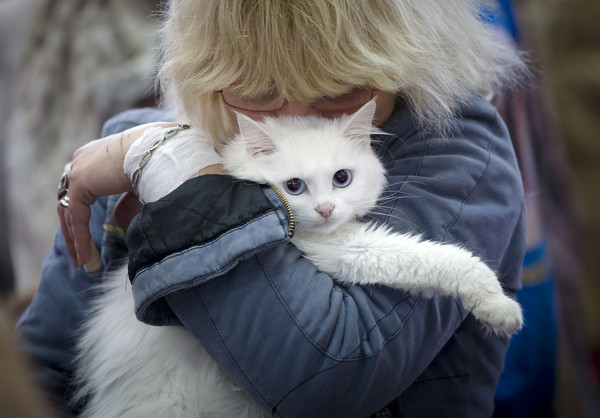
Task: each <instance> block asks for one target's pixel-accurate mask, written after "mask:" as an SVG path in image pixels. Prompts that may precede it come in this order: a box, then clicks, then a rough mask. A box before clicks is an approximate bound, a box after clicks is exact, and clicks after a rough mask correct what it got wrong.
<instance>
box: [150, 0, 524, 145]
mask: <svg viewBox="0 0 600 418" xmlns="http://www.w3.org/2000/svg"><path fill="white" fill-rule="evenodd" d="M478 3H479V2H477V1H475V0H437V1H436V0H373V1H367V0H364V1H355V0H311V1H304V0H172V1H171V3H170V7H169V10H168V12H167V17H166V20H165V24H164V26H163V51H162V52H163V62H162V67H161V69H160V79H161V83H162V86H163V91H164V94H165V97H166V100H167V102H168V103H169V104H170V105H171V106H173V107H175V109H176V112H177V113H178V114H179V115H181V117H185V118H187V119H189V121H190V122H191V123H196V124H202V125H204V126H205V127H207V128H208V129H209V131H210V132H211V133H212V134H213V135H215V136H216V137H217V138H220V139H223V138H225V137H228V136H229V135H231V133H232V126H233V123H232V121H231V120H230V118H228V117H227V115H228V112H226V110H225V108H224V104H223V102H222V100H221V97H220V95H219V94H218V93H215V91H218V90H221V89H223V88H227V87H230V86H232V85H233V86H235V89H236V93H237V94H239V95H241V96H243V97H249V98H252V97H257V96H261V95H264V94H267V93H268V92H269V91H272V89H273V88H274V87H276V88H277V90H278V92H279V93H280V94H281V95H282V96H283V98H284V99H286V100H288V101H293V102H301V103H309V102H312V101H314V100H315V99H317V98H319V97H323V96H331V97H334V96H337V95H341V94H344V93H347V92H348V91H350V90H352V89H353V88H355V87H357V86H359V87H366V88H377V89H379V90H383V91H389V92H396V93H398V94H399V95H400V96H402V97H403V98H404V100H405V102H406V103H408V104H409V106H410V107H411V110H412V111H413V112H414V113H415V114H416V115H417V116H418V117H419V120H420V121H421V122H422V123H424V124H425V125H427V126H429V127H433V128H444V127H445V126H447V124H448V122H449V121H451V118H452V114H453V111H454V110H455V107H456V106H457V105H458V104H459V103H461V102H462V101H464V100H466V99H467V98H468V96H469V95H470V94H472V93H473V92H474V91H479V92H488V91H491V90H493V89H495V88H497V87H498V86H499V85H502V84H503V83H504V82H505V81H506V80H507V79H508V80H510V79H511V78H512V77H513V75H514V73H515V71H516V70H519V69H520V68H521V67H520V61H519V59H518V57H517V56H516V55H515V54H514V53H513V52H512V51H511V50H509V49H508V48H507V47H506V46H504V44H502V43H501V42H496V41H495V39H494V37H493V35H492V33H491V31H490V30H489V29H488V28H487V27H486V26H485V25H484V24H483V23H482V22H481V21H480V20H479V19H478V16H479V13H478V10H479V9H478ZM221 121H223V122H221Z"/></svg>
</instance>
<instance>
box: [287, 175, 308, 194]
mask: <svg viewBox="0 0 600 418" xmlns="http://www.w3.org/2000/svg"><path fill="white" fill-rule="evenodd" d="M283 187H285V190H286V191H287V192H288V193H289V194H293V195H296V194H300V193H302V192H304V190H306V183H304V180H302V179H299V178H293V179H289V180H288V181H286V182H285V183H284V184H283Z"/></svg>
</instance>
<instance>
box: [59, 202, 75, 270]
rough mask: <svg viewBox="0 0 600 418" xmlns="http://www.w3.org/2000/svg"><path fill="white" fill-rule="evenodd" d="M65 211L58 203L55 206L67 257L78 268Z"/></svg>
mask: <svg viewBox="0 0 600 418" xmlns="http://www.w3.org/2000/svg"><path fill="white" fill-rule="evenodd" d="M66 211H67V209H66V208H64V207H63V206H62V205H61V204H60V203H58V204H57V206H56V212H57V213H58V219H59V221H60V230H61V232H62V234H63V237H64V239H65V245H66V247H67V251H68V252H69V256H70V257H71V261H72V262H73V264H74V265H75V266H77V267H79V263H78V261H77V252H76V251H75V245H74V243H73V237H72V235H71V230H70V228H69V226H68V224H67V222H68V221H67V219H66Z"/></svg>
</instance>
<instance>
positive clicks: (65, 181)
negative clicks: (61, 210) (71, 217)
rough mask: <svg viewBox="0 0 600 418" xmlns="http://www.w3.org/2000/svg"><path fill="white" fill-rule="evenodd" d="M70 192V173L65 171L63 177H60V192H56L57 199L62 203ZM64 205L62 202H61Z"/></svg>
mask: <svg viewBox="0 0 600 418" xmlns="http://www.w3.org/2000/svg"><path fill="white" fill-rule="evenodd" d="M68 192H69V173H68V172H67V171H65V172H64V173H62V176H60V180H59V182H58V190H57V191H56V198H57V199H58V200H59V201H60V200H62V199H63V198H65V197H66V196H67V193H68ZM61 204H62V202H61ZM66 204H67V206H65V207H68V205H69V200H68V199H67V202H66Z"/></svg>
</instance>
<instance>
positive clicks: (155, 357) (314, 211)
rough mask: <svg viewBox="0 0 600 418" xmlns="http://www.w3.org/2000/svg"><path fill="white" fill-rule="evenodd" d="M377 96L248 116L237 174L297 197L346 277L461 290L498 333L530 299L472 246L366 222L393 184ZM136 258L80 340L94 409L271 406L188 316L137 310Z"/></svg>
mask: <svg viewBox="0 0 600 418" xmlns="http://www.w3.org/2000/svg"><path fill="white" fill-rule="evenodd" d="M374 110H375V104H374V102H369V103H367V104H366V105H365V106H363V107H362V108H361V109H360V110H359V111H358V112H356V113H355V114H353V115H350V116H344V117H341V118H339V119H333V120H328V119H323V118H318V117H307V118H279V119H273V118H267V119H265V120H264V121H263V122H255V121H253V120H251V119H249V118H247V117H245V116H243V115H239V116H238V123H239V126H240V134H239V135H237V136H236V138H234V140H232V142H231V143H229V144H228V145H227V146H225V148H224V150H223V152H222V154H223V155H222V157H223V163H224V167H225V169H226V170H227V171H228V172H229V173H231V174H232V175H233V176H235V177H238V178H241V179H247V180H252V181H256V182H259V183H265V184H270V185H273V186H274V189H275V190H276V192H277V193H278V194H279V195H280V197H282V198H283V200H284V201H286V204H289V207H290V208H291V212H292V213H293V219H294V225H295V231H294V236H293V238H292V243H294V245H296V246H297V247H298V248H299V249H300V250H301V251H302V252H303V253H304V255H305V257H306V258H308V259H309V260H311V261H312V262H313V263H314V264H315V266H316V267H317V268H318V269H319V270H321V271H323V272H326V273H328V274H330V275H332V277H334V278H335V279H336V280H338V281H340V282H345V283H358V284H374V285H385V286H390V287H394V288H400V289H404V290H408V291H410V292H411V293H414V294H420V295H425V296H431V295H432V294H434V293H438V294H441V295H447V296H452V297H455V298H458V299H460V301H461V302H462V304H463V306H464V307H465V308H466V309H468V310H469V311H471V312H472V313H473V315H474V316H475V317H476V318H477V319H478V320H479V321H481V323H482V324H483V326H484V327H485V328H487V329H488V330H490V331H492V332H495V333H512V332H515V331H517V330H518V329H520V327H521V326H522V314H521V308H520V306H519V304H518V303H517V302H516V301H514V300H512V299H511V298H509V297H507V296H505V295H504V293H503V291H502V287H501V286H500V284H499V282H498V280H497V279H496V276H495V274H494V273H493V272H492V271H491V270H490V269H489V268H488V267H487V266H486V265H485V264H484V263H483V262H481V261H480V260H479V259H478V258H477V257H475V256H473V255H472V254H471V253H470V252H469V251H466V250H464V249H461V248H460V247H458V246H455V245H447V244H439V243H434V242H428V241H421V240H420V239H419V238H418V237H416V236H410V235H406V234H399V233H396V232H393V231H392V230H390V228H388V227H385V226H378V225H375V224H368V223H364V222H361V221H360V220H359V218H360V217H361V216H362V215H364V214H366V213H367V212H368V211H369V210H371V209H372V208H373V207H374V206H375V204H376V202H377V199H378V198H379V197H380V195H381V193H382V191H383V188H384V187H385V184H386V180H385V171H384V168H383V166H382V164H381V163H380V161H379V160H378V159H377V157H376V155H375V154H374V152H373V151H372V150H371V144H370V141H371V140H370V135H371V133H373V132H374V130H373V128H372V119H373V113H374ZM126 276H127V271H126V268H123V269H122V270H118V271H116V272H114V273H112V274H111V276H110V278H108V279H107V280H106V282H107V289H106V292H105V294H104V295H103V296H102V297H101V298H100V300H98V301H97V303H96V311H95V312H94V314H93V315H91V318H90V320H89V321H88V322H87V323H86V327H85V332H84V336H83V338H82V340H81V342H80V344H79V348H80V358H79V362H78V378H79V379H80V380H81V381H82V382H84V384H83V386H82V388H81V391H80V396H85V395H86V394H89V395H90V399H89V402H88V404H87V406H86V409H85V410H84V413H83V416H85V417H114V416H124V417H128V416H129V417H140V416H161V417H163V416H164V417H167V416H173V417H182V416H194V417H219V416H220V417H259V416H269V415H270V414H269V413H268V412H266V411H263V410H261V409H260V407H258V405H256V404H255V403H254V402H253V401H251V400H250V399H249V398H248V397H247V396H246V395H245V394H244V393H243V392H242V391H241V390H239V389H237V388H236V387H235V385H234V384H233V383H232V382H231V381H230V380H229V379H228V378H227V377H226V376H225V375H224V374H223V373H222V372H221V371H220V370H219V368H218V366H217V365H216V363H215V362H214V361H213V360H212V359H211V358H210V357H209V355H208V354H207V353H206V352H205V351H204V349H203V348H202V346H201V345H200V343H199V342H198V341H197V340H195V339H194V337H192V336H191V334H189V333H188V332H187V331H186V330H185V329H183V328H179V327H151V326H148V325H145V324H143V323H141V322H139V321H137V319H136V318H135V315H134V310H133V297H132V295H131V289H127V290H126V289H124V287H123V283H124V281H125V277H126Z"/></svg>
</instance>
